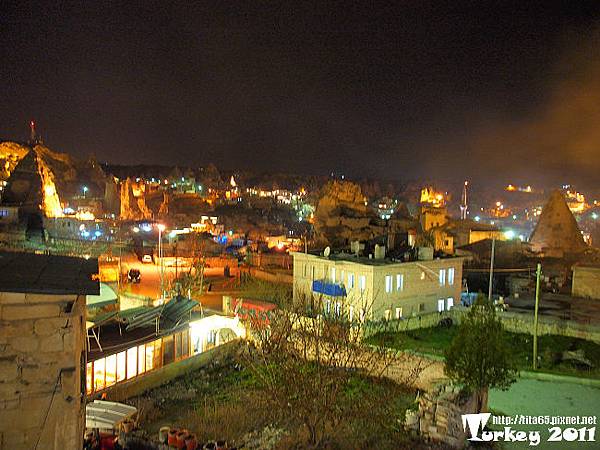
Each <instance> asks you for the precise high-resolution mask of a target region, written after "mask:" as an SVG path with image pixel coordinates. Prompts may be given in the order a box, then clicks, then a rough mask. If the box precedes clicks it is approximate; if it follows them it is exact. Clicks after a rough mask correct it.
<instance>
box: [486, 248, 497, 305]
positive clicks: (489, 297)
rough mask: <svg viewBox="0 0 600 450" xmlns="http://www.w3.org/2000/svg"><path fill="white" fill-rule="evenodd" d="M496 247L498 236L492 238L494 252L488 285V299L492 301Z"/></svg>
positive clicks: (491, 258)
mask: <svg viewBox="0 0 600 450" xmlns="http://www.w3.org/2000/svg"><path fill="white" fill-rule="evenodd" d="M495 249H496V238H495V237H494V238H492V254H491V257H490V282H489V287H488V300H489V301H490V302H491V301H492V285H493V283H494V251H495Z"/></svg>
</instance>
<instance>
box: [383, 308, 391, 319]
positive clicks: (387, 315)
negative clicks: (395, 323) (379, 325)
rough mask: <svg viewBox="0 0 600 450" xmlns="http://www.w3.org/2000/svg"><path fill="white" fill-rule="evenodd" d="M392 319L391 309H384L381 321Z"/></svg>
mask: <svg viewBox="0 0 600 450" xmlns="http://www.w3.org/2000/svg"><path fill="white" fill-rule="evenodd" d="M391 318H392V310H391V309H386V310H385V311H384V312H383V319H384V320H390V319H391Z"/></svg>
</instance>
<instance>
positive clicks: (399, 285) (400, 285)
mask: <svg viewBox="0 0 600 450" xmlns="http://www.w3.org/2000/svg"><path fill="white" fill-rule="evenodd" d="M403 289H404V275H403V274H401V273H398V274H396V291H401V290H403Z"/></svg>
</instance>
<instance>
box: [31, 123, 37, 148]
mask: <svg viewBox="0 0 600 450" xmlns="http://www.w3.org/2000/svg"><path fill="white" fill-rule="evenodd" d="M29 128H30V130H31V134H30V137H29V140H30V141H31V143H32V144H35V141H36V139H37V136H36V133H35V121H34V120H32V121H31V122H29Z"/></svg>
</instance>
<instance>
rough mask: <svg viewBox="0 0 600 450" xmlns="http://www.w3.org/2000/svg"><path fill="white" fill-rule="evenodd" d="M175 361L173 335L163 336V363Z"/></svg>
mask: <svg viewBox="0 0 600 450" xmlns="http://www.w3.org/2000/svg"><path fill="white" fill-rule="evenodd" d="M173 361H175V342H174V341H173V336H168V337H165V338H163V365H165V364H169V363H172V362H173Z"/></svg>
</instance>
